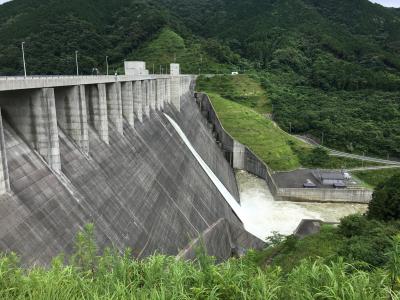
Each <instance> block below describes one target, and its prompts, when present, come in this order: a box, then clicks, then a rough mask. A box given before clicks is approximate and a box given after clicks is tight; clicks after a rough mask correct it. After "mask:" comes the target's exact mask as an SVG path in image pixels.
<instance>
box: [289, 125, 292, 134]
mask: <svg viewBox="0 0 400 300" xmlns="http://www.w3.org/2000/svg"><path fill="white" fill-rule="evenodd" d="M289 133H290V134H292V122H289Z"/></svg>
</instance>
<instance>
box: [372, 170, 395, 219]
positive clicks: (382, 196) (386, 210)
mask: <svg viewBox="0 0 400 300" xmlns="http://www.w3.org/2000/svg"><path fill="white" fill-rule="evenodd" d="M367 215H368V217H369V218H371V219H377V220H382V221H392V220H398V219H400V174H399V175H395V176H393V177H391V178H390V179H389V180H387V181H385V182H382V183H380V184H379V185H378V186H377V187H376V189H375V191H374V194H373V195H372V200H371V202H370V204H369V206H368V213H367Z"/></svg>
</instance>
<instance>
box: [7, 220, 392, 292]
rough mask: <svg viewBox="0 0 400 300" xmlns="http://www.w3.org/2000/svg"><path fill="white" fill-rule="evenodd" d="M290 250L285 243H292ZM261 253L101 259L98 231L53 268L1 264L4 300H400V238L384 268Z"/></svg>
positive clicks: (84, 236) (89, 232)
mask: <svg viewBox="0 0 400 300" xmlns="http://www.w3.org/2000/svg"><path fill="white" fill-rule="evenodd" d="M284 243H286V245H287V244H288V243H287V242H284ZM258 258H259V254H258V253H257V252H254V251H250V252H249V253H248V254H247V255H246V256H244V257H242V258H240V259H229V260H228V261H226V262H224V263H221V264H215V262H214V260H213V258H211V257H208V256H207V255H205V254H204V251H202V250H199V251H198V255H197V259H196V260H195V261H192V262H189V261H181V260H177V259H176V258H175V257H171V256H163V255H153V256H150V257H148V258H146V259H144V260H136V259H134V258H132V257H131V255H130V253H129V251H126V252H125V253H124V254H119V253H117V252H115V251H111V250H105V251H104V253H103V254H102V255H98V250H97V248H96V245H95V243H94V241H93V227H92V226H90V225H89V226H87V227H86V229H85V231H84V232H82V233H80V234H79V235H78V238H77V242H76V248H75V254H74V255H73V256H72V257H71V259H70V262H69V264H67V265H64V264H63V261H64V258H63V257H62V256H60V257H58V258H56V259H54V261H53V263H52V265H51V266H50V268H40V267H33V268H31V269H24V268H21V267H20V266H19V264H18V259H17V257H16V256H15V255H7V256H3V257H1V258H0V298H2V299H285V300H286V299H360V300H365V299H371V300H376V299H388V298H390V299H400V293H399V281H398V279H399V275H400V274H399V270H398V265H396V264H397V263H398V261H397V260H398V259H399V258H400V237H397V238H395V239H394V240H393V241H392V242H391V244H390V245H389V246H388V253H387V256H386V265H385V266H384V267H382V268H373V269H368V270H367V269H365V267H362V266H361V267H360V266H358V265H357V264H349V263H346V262H345V260H344V259H343V258H336V259H332V260H331V261H330V262H329V263H326V262H324V260H323V259H307V260H302V261H301V262H300V263H299V264H297V265H296V266H295V267H293V268H292V269H291V270H290V271H287V272H285V271H283V270H282V269H281V268H280V267H279V266H271V267H267V268H264V267H260V265H259V264H258V262H259V259H258Z"/></svg>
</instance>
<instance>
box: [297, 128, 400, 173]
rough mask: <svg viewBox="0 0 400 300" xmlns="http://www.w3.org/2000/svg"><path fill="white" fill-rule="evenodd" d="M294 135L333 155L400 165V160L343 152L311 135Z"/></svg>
mask: <svg viewBox="0 0 400 300" xmlns="http://www.w3.org/2000/svg"><path fill="white" fill-rule="evenodd" d="M293 136H294V137H295V138H297V139H298V140H301V141H303V142H306V143H308V144H310V145H313V146H319V147H322V148H324V149H326V150H327V151H328V152H329V155H332V156H340V157H346V158H353V159H358V160H363V161H370V162H375V163H380V164H385V165H392V166H400V161H395V160H387V159H381V158H376V157H370V156H364V155H357V154H351V153H346V152H341V151H337V150H334V149H330V148H327V147H325V146H321V145H320V144H319V143H317V142H316V141H314V140H313V139H311V138H309V137H306V136H301V135H293Z"/></svg>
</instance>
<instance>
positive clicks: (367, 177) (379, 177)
mask: <svg viewBox="0 0 400 300" xmlns="http://www.w3.org/2000/svg"><path fill="white" fill-rule="evenodd" d="M397 174H400V168H393V169H382V170H369V171H356V172H353V175H355V176H356V177H357V178H359V179H360V180H362V181H363V182H364V183H365V184H366V185H367V186H369V187H371V188H374V187H376V186H377V185H378V184H380V183H381V182H383V181H386V180H388V179H389V178H390V177H392V176H394V175H397Z"/></svg>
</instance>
